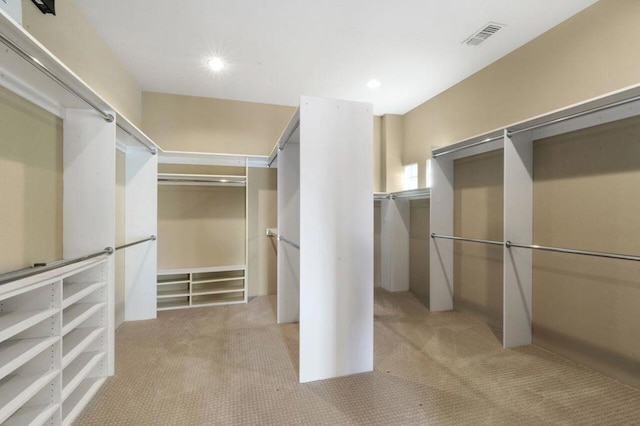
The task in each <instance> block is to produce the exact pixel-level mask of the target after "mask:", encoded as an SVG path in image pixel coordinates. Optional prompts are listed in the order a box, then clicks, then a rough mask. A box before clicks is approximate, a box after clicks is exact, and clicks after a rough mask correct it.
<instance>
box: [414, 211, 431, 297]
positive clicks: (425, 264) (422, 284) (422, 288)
mask: <svg viewBox="0 0 640 426" xmlns="http://www.w3.org/2000/svg"><path fill="white" fill-rule="evenodd" d="M430 205H431V202H430V200H412V201H411V208H410V215H411V216H410V220H411V226H410V228H409V237H410V240H409V256H410V258H409V262H410V268H411V269H410V275H409V280H410V283H409V287H410V289H411V292H412V293H413V294H414V296H416V297H417V298H418V300H420V301H421V302H422V303H424V304H425V305H426V306H429V240H430V237H429V235H430V232H429V208H430Z"/></svg>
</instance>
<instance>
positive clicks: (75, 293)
mask: <svg viewBox="0 0 640 426" xmlns="http://www.w3.org/2000/svg"><path fill="white" fill-rule="evenodd" d="M104 284H105V283H104V281H98V282H84V283H70V284H63V286H62V295H63V300H62V309H66V308H68V307H69V306H70V305H72V304H74V303H76V302H77V301H78V300H80V299H83V298H84V297H86V296H88V295H90V294H91V293H93V292H94V291H96V290H98V289H100V288H102V287H104Z"/></svg>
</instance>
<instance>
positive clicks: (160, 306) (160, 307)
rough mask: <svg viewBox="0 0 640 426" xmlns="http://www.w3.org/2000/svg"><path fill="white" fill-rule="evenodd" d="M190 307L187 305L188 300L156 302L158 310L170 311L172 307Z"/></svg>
mask: <svg viewBox="0 0 640 426" xmlns="http://www.w3.org/2000/svg"><path fill="white" fill-rule="evenodd" d="M190 307H191V305H189V301H179V302H176V301H173V302H166V303H160V302H159V303H158V311H170V310H173V309H186V308H190Z"/></svg>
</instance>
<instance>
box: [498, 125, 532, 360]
mask: <svg viewBox="0 0 640 426" xmlns="http://www.w3.org/2000/svg"><path fill="white" fill-rule="evenodd" d="M532 238H533V142H532V140H531V133H530V132H526V133H521V134H518V135H514V136H512V137H511V138H509V136H508V135H507V132H506V131H505V136H504V240H505V241H511V242H514V243H519V244H532ZM532 259H533V253H532V251H531V250H529V249H522V248H510V249H505V250H504V319H503V327H504V339H503V346H504V347H505V348H512V347H516V346H523V345H529V344H531V325H532V311H531V299H532V295H531V292H532V275H533V271H532V267H533V260H532Z"/></svg>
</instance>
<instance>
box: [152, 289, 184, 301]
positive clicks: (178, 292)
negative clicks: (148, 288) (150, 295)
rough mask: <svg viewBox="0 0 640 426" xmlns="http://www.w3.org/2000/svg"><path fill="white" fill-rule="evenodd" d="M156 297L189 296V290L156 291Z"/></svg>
mask: <svg viewBox="0 0 640 426" xmlns="http://www.w3.org/2000/svg"><path fill="white" fill-rule="evenodd" d="M157 297H158V299H164V298H170V297H189V290H164V291H158V295H157Z"/></svg>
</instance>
